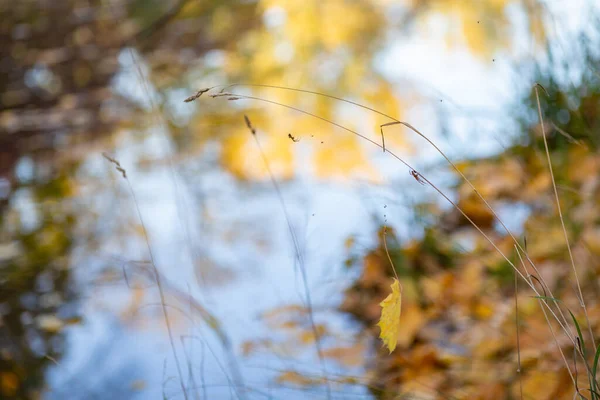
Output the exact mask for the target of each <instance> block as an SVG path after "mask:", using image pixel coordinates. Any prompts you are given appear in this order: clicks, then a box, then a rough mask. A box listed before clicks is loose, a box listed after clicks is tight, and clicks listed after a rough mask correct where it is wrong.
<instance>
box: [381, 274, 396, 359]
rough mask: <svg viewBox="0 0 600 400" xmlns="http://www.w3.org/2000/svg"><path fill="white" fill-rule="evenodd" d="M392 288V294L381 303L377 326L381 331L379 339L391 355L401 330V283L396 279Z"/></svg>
mask: <svg viewBox="0 0 600 400" xmlns="http://www.w3.org/2000/svg"><path fill="white" fill-rule="evenodd" d="M391 288H392V293H390V294H389V295H388V297H386V298H385V299H384V300H383V301H382V302H381V303H379V305H380V306H381V319H380V320H379V322H378V323H377V326H379V328H380V329H381V333H380V334H379V337H380V338H381V340H382V341H383V344H384V345H385V346H386V347H387V348H388V349H389V351H390V354H391V353H392V351H394V349H395V348H396V342H397V341H398V331H399V329H400V310H401V308H402V292H401V291H400V282H398V279H394V282H393V283H392V285H391Z"/></svg>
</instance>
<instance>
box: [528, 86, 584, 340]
mask: <svg viewBox="0 0 600 400" xmlns="http://www.w3.org/2000/svg"><path fill="white" fill-rule="evenodd" d="M538 87H540V88H542V89H543V90H544V92H546V89H544V87H543V86H542V85H540V84H536V85H535V86H534V89H535V99H536V102H537V109H538V116H539V119H540V126H541V128H542V138H543V139H544V148H545V150H546V160H547V161H548V170H549V171H550V178H551V179H552V188H553V189H554V197H555V199H556V208H558V216H559V217H560V224H561V226H562V231H563V234H564V236H565V242H566V244H567V251H568V253H569V259H570V260H571V266H572V267H573V273H574V274H575V282H576V283H577V290H578V292H579V304H580V305H581V308H583V312H584V314H585V319H586V322H587V325H588V329H589V331H590V332H589V333H590V338H591V340H592V344H593V345H594V348H595V347H596V340H595V339H594V333H593V332H592V325H591V324H590V317H589V316H588V312H587V308H586V306H585V300H584V299H583V292H582V291H581V284H580V283H579V275H578V273H577V268H575V259H574V258H573V253H572V252H571V243H570V242H569V235H568V234H567V228H566V227H565V220H564V218H563V215H562V209H561V207H560V199H559V197H558V190H557V189H556V179H554V171H553V170H552V160H551V159H550V151H549V150H548V141H547V140H546V128H545V127H544V117H543V116H542V106H541V105H540V94H539V89H538ZM546 94H547V93H546ZM569 312H570V311H569ZM572 315H573V314H571V316H572ZM579 336H580V337H581V340H583V336H581V333H579Z"/></svg>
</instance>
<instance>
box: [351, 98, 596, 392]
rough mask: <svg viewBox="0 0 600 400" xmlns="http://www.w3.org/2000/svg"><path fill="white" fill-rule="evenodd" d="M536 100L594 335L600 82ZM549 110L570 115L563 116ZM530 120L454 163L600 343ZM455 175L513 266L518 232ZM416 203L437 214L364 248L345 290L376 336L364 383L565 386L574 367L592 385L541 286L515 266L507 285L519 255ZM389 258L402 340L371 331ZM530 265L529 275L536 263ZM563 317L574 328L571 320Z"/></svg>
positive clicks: (472, 212)
mask: <svg viewBox="0 0 600 400" xmlns="http://www.w3.org/2000/svg"><path fill="white" fill-rule="evenodd" d="M590 89H591V88H590ZM581 93H585V92H581V91H580V93H579V94H581ZM542 103H543V108H542V113H543V115H544V128H545V132H546V135H547V138H548V147H549V153H550V157H551V160H552V164H553V172H554V178H555V181H556V185H557V191H558V196H559V198H560V202H561V209H562V213H563V217H564V222H565V228H566V231H567V234H568V237H569V241H570V244H571V250H572V253H573V257H574V260H575V266H576V268H577V273H578V276H579V281H580V283H581V290H582V292H583V297H584V299H585V302H586V306H587V311H588V316H589V320H590V325H591V330H592V331H593V333H594V336H595V339H596V341H598V340H600V330H599V329H598V328H599V326H600V305H599V304H598V301H597V298H598V292H599V289H600V286H599V282H598V276H599V274H598V272H599V270H600V258H599V255H600V155H599V153H598V150H597V146H596V141H597V138H598V137H599V134H600V95H599V94H598V91H593V90H588V91H587V94H585V95H583V96H580V97H579V102H578V103H576V105H577V107H575V106H574V105H573V102H572V101H569V100H568V95H566V94H564V93H562V92H555V93H550V96H549V99H542ZM532 109H533V110H535V108H533V107H532ZM565 113H567V115H568V116H569V118H566V117H565ZM561 114H562V115H561ZM557 115H560V116H561V119H562V120H563V121H564V120H568V122H567V123H566V124H563V125H562V126H559V124H558V123H557V122H556V121H557V119H555V118H554V117H556V116H557ZM526 131H527V132H528V134H527V136H528V137H527V138H526V140H523V142H522V143H519V144H515V145H513V146H512V147H510V148H508V149H506V150H505V151H504V152H503V153H501V154H500V155H498V156H495V157H491V158H486V159H479V160H472V161H466V162H463V163H460V164H459V165H458V168H459V169H460V171H461V172H462V173H463V174H464V175H465V176H466V177H467V178H468V179H469V180H470V181H471V182H472V183H473V185H474V186H475V187H476V188H477V189H478V191H479V192H480V193H481V195H482V196H483V197H484V198H486V200H488V201H489V203H490V204H491V205H492V207H493V208H494V209H495V210H496V211H497V212H498V214H499V216H500V218H501V219H503V220H504V222H505V223H510V225H511V226H515V225H518V226H519V227H520V228H521V232H520V233H519V235H518V236H516V238H517V240H518V241H519V242H520V243H521V244H522V245H524V246H526V250H527V254H528V255H529V257H530V258H531V260H532V261H533V263H534V264H535V265H536V266H537V268H538V270H539V274H541V275H542V276H541V277H539V276H536V277H537V278H538V279H542V278H543V279H544V281H545V282H546V283H547V284H548V286H549V288H550V289H551V290H552V293H553V295H554V297H555V298H558V299H560V301H561V303H560V304H561V307H562V309H563V310H567V309H568V310H570V311H572V312H573V314H574V317H575V318H576V319H577V321H578V323H579V324H580V325H581V330H582V332H583V339H584V340H582V343H583V346H587V349H584V350H586V351H587V354H592V355H593V354H594V353H595V351H596V349H595V348H593V345H592V340H591V338H590V335H589V334H588V332H589V330H588V327H587V325H586V318H585V316H584V313H583V310H582V308H581V306H580V304H579V300H578V297H577V293H578V289H577V282H576V279H575V275H574V272H573V268H572V265H571V262H570V258H569V255H568V251H567V245H566V241H565V237H564V232H563V229H562V226H561V220H560V218H559V216H558V209H557V207H556V199H555V195H554V191H553V185H552V179H551V176H550V173H549V168H548V162H547V158H546V152H545V146H544V143H543V137H542V125H541V124H533V125H531V126H530V128H528V129H527V130H526ZM457 179H460V178H459V177H458V174H457ZM457 182H459V183H458V184H457V185H456V192H457V196H458V204H459V206H460V207H461V208H462V210H463V211H464V212H465V213H466V214H467V216H468V217H469V218H471V219H472V220H473V221H474V222H475V223H476V224H477V225H478V226H479V228H480V229H482V231H483V232H484V233H485V234H486V235H488V237H489V238H490V239H491V240H492V241H493V242H494V243H495V245H496V246H497V247H498V248H499V249H500V250H501V251H502V252H503V253H504V254H505V255H507V257H508V258H509V259H510V260H511V261H512V262H513V263H514V264H515V265H517V266H520V267H521V264H520V261H519V255H518V254H517V251H516V250H515V242H514V240H513V238H511V236H509V235H508V234H507V232H506V231H505V230H504V229H503V228H502V226H501V225H500V223H499V221H498V219H497V218H496V217H495V216H494V215H493V213H491V212H490V210H489V209H488V208H487V207H486V205H485V204H484V203H483V202H482V201H481V200H480V199H479V198H478V197H477V196H476V195H475V194H474V192H473V190H472V188H471V187H470V186H469V185H467V184H466V183H465V182H464V181H462V180H457ZM423 208H424V209H425V208H426V209H428V210H429V212H430V213H431V214H433V216H434V217H436V218H435V220H436V221H437V222H436V223H435V224H433V225H430V226H425V227H423V234H422V236H421V237H419V238H418V239H414V240H412V241H409V242H406V243H399V242H398V240H397V239H396V238H395V237H394V235H393V232H390V230H389V228H387V235H385V238H387V252H386V246H385V243H384V240H385V238H384V232H385V231H384V229H382V230H381V232H380V240H379V245H378V246H376V248H374V249H371V250H370V251H368V252H367V254H366V255H364V257H363V258H362V262H361V263H359V265H360V264H362V265H360V266H361V267H362V273H361V275H360V278H359V279H358V280H357V281H356V282H355V284H354V285H353V286H352V287H351V288H349V289H348V290H347V292H346V296H345V300H344V302H343V304H342V307H341V308H342V310H344V311H346V312H348V313H351V314H352V315H353V316H354V317H355V318H356V319H357V320H358V321H360V322H361V323H362V324H363V326H364V329H365V330H366V331H367V332H369V333H370V336H371V338H372V340H371V343H372V349H373V350H374V351H375V355H374V357H373V358H372V361H371V362H370V365H369V366H368V367H369V370H370V371H371V374H370V381H369V387H370V388H371V391H372V392H373V393H374V394H377V396H378V397H379V398H382V399H388V398H389V399H391V398H432V399H433V398H458V399H519V398H524V399H527V398H530V399H540V400H543V399H572V398H574V394H575V393H576V392H575V390H576V389H575V385H574V384H573V379H575V380H577V382H578V387H579V389H580V394H581V395H582V396H583V397H580V398H592V397H593V396H592V394H591V393H590V391H589V390H587V389H586V388H589V384H588V377H587V374H586V371H585V367H584V365H583V363H582V361H581V358H578V357H577V356H575V354H574V353H575V349H574V345H573V343H572V341H570V340H569V339H568V338H567V337H566V335H565V334H564V332H563V330H562V328H561V327H560V326H559V325H558V324H557V323H556V321H554V320H553V318H552V317H551V316H550V317H549V318H550V323H548V322H547V320H546V317H545V316H544V313H543V312H542V309H541V306H540V298H536V297H535V293H534V292H533V291H532V290H531V289H530V288H529V287H528V286H527V284H526V282H525V281H524V280H523V279H522V278H520V277H519V278H518V279H517V283H518V286H517V287H516V286H515V272H514V269H513V267H512V266H511V265H510V264H509V263H508V262H507V261H506V260H505V259H504V258H503V257H502V256H501V255H500V254H499V253H498V251H496V250H495V249H494V248H493V247H492V246H491V245H490V243H489V242H488V241H487V240H486V239H485V238H484V237H483V235H482V234H481V233H480V232H478V231H477V230H476V229H475V228H474V227H473V226H472V224H471V223H470V222H469V221H468V220H467V219H466V218H465V217H464V216H463V215H462V214H461V213H460V212H458V211H457V210H456V209H450V210H447V209H446V210H439V208H438V207H437V206H436V205H435V203H434V202H432V203H431V204H428V205H427V207H423ZM517 210H521V214H523V217H521V218H522V220H521V221H519V220H516V219H517V218H518V216H519V213H518V212H516V211H517ZM388 252H389V257H388V254H387V253H388ZM521 255H522V254H521ZM390 259H391V260H390ZM390 264H393V266H392V265H390ZM392 268H395V272H396V273H397V275H398V276H399V277H400V283H401V285H402V288H403V292H402V316H401V317H400V319H399V329H398V334H397V338H394V339H395V340H397V347H396V349H395V351H394V352H391V353H390V351H388V349H386V348H383V346H382V343H381V341H379V340H378V339H377V338H378V336H379V335H380V334H382V332H381V331H380V329H379V327H378V326H377V322H378V321H379V319H380V317H381V307H380V303H381V302H382V300H383V299H384V298H386V296H388V295H389V294H390V292H391V291H390V284H392V282H393V281H394V278H393V277H394V276H395V274H394V273H393V272H392V271H393V270H392ZM521 271H523V269H522V268H521ZM529 272H530V273H532V274H534V275H536V274H537V272H533V271H531V267H530V271H529ZM540 291H541V290H540ZM544 294H545V295H547V293H544ZM565 313H567V311H565ZM567 316H568V314H567ZM568 318H569V319H570V317H569V316H568ZM570 322H572V321H570ZM517 327H518V333H517ZM569 329H571V330H572V332H575V327H574V324H570V328H569ZM575 335H577V334H575ZM387 340H389V339H387ZM386 343H387V341H386ZM596 344H597V343H596ZM559 347H560V349H562V351H563V354H564V359H563V356H562V355H561V353H560V351H559ZM519 358H520V372H519ZM565 361H566V362H565ZM590 361H591V360H589V361H588V362H590ZM566 363H568V364H569V368H570V370H571V373H572V374H573V375H574V377H573V378H571V376H570V375H569V372H568V369H567V366H566ZM398 396H400V397H398ZM402 396H407V397H402Z"/></svg>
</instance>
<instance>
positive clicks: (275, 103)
mask: <svg viewBox="0 0 600 400" xmlns="http://www.w3.org/2000/svg"><path fill="white" fill-rule="evenodd" d="M224 95H227V96H231V95H232V94H231V93H220V94H217V95H212V96H211V97H213V98H218V97H222V96H224ZM237 96H239V97H240V98H243V99H247V100H256V101H260V102H264V103H268V104H273V105H276V106H279V107H284V108H288V109H291V110H295V111H297V112H300V113H302V114H305V115H309V116H312V117H314V118H316V119H319V120H321V121H324V122H326V123H328V124H331V125H333V126H336V127H339V128H341V129H343V130H345V131H347V132H350V133H352V134H353V135H356V136H357V137H360V138H362V139H364V140H366V141H367V142H369V143H371V144H373V145H375V146H377V147H379V148H383V146H382V145H380V144H379V143H377V142H375V141H373V140H371V139H370V138H368V137H366V136H365V135H362V134H360V133H358V132H356V131H354V130H352V129H350V128H348V127H346V126H344V125H341V124H339V123H337V122H334V121H331V120H329V119H327V118H323V117H321V116H319V115H316V114H314V113H311V112H308V111H305V110H302V109H300V108H297V107H294V106H290V105H288V104H283V103H280V102H277V101H273V100H269V99H264V98H260V97H256V96H246V95H241V94H237ZM353 104H354V103H353ZM400 124H402V125H405V126H408V127H411V125H410V124H407V123H404V122H400ZM411 129H415V128H412V127H411ZM417 132H418V131H417ZM421 135H422V134H421ZM386 152H387V153H388V154H390V155H391V156H392V157H394V158H395V159H396V160H398V161H400V162H401V163H402V164H404V165H405V166H406V167H407V168H408V169H409V170H410V171H415V169H414V168H413V167H412V166H411V165H410V164H408V163H407V162H406V161H405V160H403V159H402V158H401V157H399V156H398V155H397V154H395V153H394V152H392V151H390V150H387V151H386ZM449 162H451V161H449ZM452 165H454V164H452ZM457 169H458V168H457ZM461 176H463V177H464V175H463V174H462V173H461ZM419 177H420V179H421V181H422V182H425V183H427V184H428V185H430V186H431V187H432V188H433V189H434V190H435V191H436V192H437V193H438V194H439V195H441V196H442V197H443V198H444V199H445V200H446V201H447V202H448V203H450V204H451V205H452V206H453V207H454V208H455V209H456V210H457V211H458V212H459V213H460V214H461V215H462V216H463V217H464V218H465V219H466V220H467V221H468V222H469V223H470V224H471V225H472V226H473V227H474V228H475V229H476V230H477V232H479V234H481V235H482V236H483V237H484V239H485V240H486V241H487V242H488V243H489V244H490V245H491V246H492V247H493V248H494V250H496V251H497V252H498V254H500V255H501V256H502V258H503V259H504V260H505V261H506V262H507V263H508V264H509V265H510V266H511V267H512V268H513V269H514V270H515V271H516V272H517V274H519V276H520V277H521V278H522V279H523V280H524V281H525V283H527V285H528V286H529V287H530V288H531V289H532V290H533V291H534V293H535V294H536V295H538V296H540V293H539V292H538V290H537V288H536V287H535V285H533V284H532V283H531V282H530V280H528V279H527V278H526V277H525V275H523V273H522V272H521V271H520V270H519V269H518V268H517V266H516V265H515V264H514V263H513V262H512V261H511V260H510V259H509V258H508V257H507V256H506V254H504V253H503V252H502V250H500V248H499V247H498V246H497V245H496V244H495V243H494V242H493V240H492V239H491V238H490V237H489V236H488V235H487V234H486V233H485V232H484V231H483V230H482V229H481V228H480V227H479V226H478V225H477V224H476V223H475V222H474V221H473V220H472V219H471V218H470V217H469V216H468V215H467V214H466V213H465V212H464V210H463V209H462V208H461V207H460V206H459V205H458V204H457V203H455V202H454V201H453V200H452V199H450V198H449V197H448V196H447V195H446V194H445V193H444V192H443V191H442V190H441V189H439V188H438V187H437V186H436V185H435V184H433V183H432V182H431V181H429V180H428V179H427V178H425V177H424V176H423V175H421V174H419ZM464 179H467V178H466V177H464ZM469 183H470V181H469ZM471 186H472V184H471ZM477 193H478V192H477ZM484 201H485V200H484ZM486 204H487V203H486ZM488 207H490V206H489V205H488ZM494 214H495V212H494ZM500 222H501V221H500ZM501 223H502V222H501ZM506 229H507V228H506ZM507 232H509V235H510V236H511V237H512V238H513V240H514V241H515V246H516V247H517V248H519V249H521V248H522V247H521V244H520V243H518V241H517V240H516V238H515V237H514V235H512V233H510V231H508V229H507ZM525 256H526V259H527V261H528V262H529V263H530V264H531V266H532V267H533V268H534V270H535V271H536V272H537V273H538V274H539V271H538V270H537V268H536V267H535V265H534V264H533V262H532V261H531V260H530V258H529V257H528V256H527V254H525ZM540 279H541V282H540V283H541V284H542V288H543V289H544V291H546V290H548V293H550V294H551V295H552V292H551V291H550V288H549V287H547V285H546V284H544V279H543V277H541V275H540ZM542 304H543V305H544V306H545V307H546V308H547V309H548V311H550V313H551V314H552V316H553V317H554V318H555V319H556V321H557V322H558V323H559V325H560V326H561V328H562V329H563V330H564V332H565V334H566V335H567V337H568V338H569V340H570V341H571V342H572V343H573V344H575V337H574V335H572V334H571V332H570V330H569V325H568V323H567V322H566V319H565V318H564V314H563V313H562V309H561V308H560V307H558V306H557V309H558V310H559V314H560V315H561V316H562V317H563V318H562V321H561V319H559V317H558V316H557V315H556V313H555V312H554V310H553V309H552V308H551V306H550V305H548V302H546V301H543V302H542ZM553 304H555V303H553ZM555 305H556V304H555Z"/></svg>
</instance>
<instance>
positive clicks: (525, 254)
mask: <svg viewBox="0 0 600 400" xmlns="http://www.w3.org/2000/svg"><path fill="white" fill-rule="evenodd" d="M235 86H246V87H262V88H271V89H280V90H287V91H292V92H299V93H307V94H313V95H316V96H322V97H325V98H329V99H333V100H337V101H340V102H343V103H347V104H352V105H354V106H357V107H360V108H362V109H364V110H368V111H371V112H373V113H375V114H378V115H380V116H382V117H385V118H388V119H390V120H392V121H393V122H391V123H386V124H383V125H381V126H380V129H381V139H382V145H379V144H377V143H375V142H374V141H372V140H371V139H368V138H365V137H364V136H362V135H360V134H358V133H356V132H354V133H355V134H357V135H358V136H361V137H363V138H364V139H366V140H368V141H369V142H371V143H374V144H376V145H378V146H379V147H381V148H382V149H383V152H384V153H385V152H386V147H385V137H384V135H383V127H384V126H391V125H403V126H405V127H407V128H408V129H410V130H411V131H413V132H414V133H416V134H417V135H419V136H420V137H422V138H423V139H425V140H426V141H427V142H428V143H429V144H430V145H431V146H432V147H433V148H434V149H435V150H436V151H437V152H438V153H439V154H440V155H441V156H442V157H443V158H444V159H445V160H446V162H447V163H448V164H449V165H450V166H451V167H452V168H453V169H454V170H455V171H456V172H457V173H458V174H459V175H460V177H461V178H462V179H463V180H464V181H465V183H467V184H468V185H469V187H470V188H471V189H472V190H473V192H474V193H475V195H477V197H479V199H481V201H483V203H484V204H485V206H486V207H487V208H488V209H489V210H490V212H491V213H492V214H493V215H494V217H495V218H496V220H497V221H498V223H499V224H500V225H501V226H502V227H503V229H504V230H505V231H506V233H507V234H508V235H509V236H510V237H511V238H512V240H513V242H514V243H515V245H516V246H518V248H519V250H520V251H522V252H523V254H524V256H525V259H526V260H527V261H528V262H529V263H530V264H531V266H532V267H533V269H534V270H535V271H536V273H537V274H538V276H539V277H540V279H541V282H542V284H543V285H544V286H545V289H547V290H548V293H550V295H552V290H551V289H550V286H549V285H548V284H547V283H546V281H545V280H544V277H543V275H542V274H540V272H539V271H538V269H537V267H536V266H535V264H534V262H533V261H532V260H531V258H529V255H528V253H527V250H526V249H524V248H523V247H521V244H520V243H519V241H518V240H517V238H516V237H515V236H514V235H513V234H512V232H511V231H510V230H509V229H508V227H507V226H506V225H505V224H504V222H503V221H502V220H501V219H500V217H499V216H498V214H497V213H496V211H495V210H494V209H493V207H492V206H491V205H490V204H489V203H488V201H487V200H486V199H485V198H484V197H483V195H482V194H481V193H479V191H478V190H477V189H476V188H475V186H474V185H473V183H472V182H471V181H470V180H469V179H468V178H467V177H466V176H465V174H464V173H463V172H462V171H461V170H460V169H459V168H458V167H457V166H456V164H454V162H452V160H450V158H449V157H448V156H447V155H446V153H444V152H443V151H442V149H440V148H439V147H438V146H437V145H436V144H435V143H434V142H433V141H432V140H431V139H429V138H428V137H427V135H425V134H423V133H422V132H420V131H419V130H418V129H416V128H415V127H414V126H412V125H410V124H409V123H407V122H402V121H400V120H398V119H396V118H394V117H393V116H391V115H389V114H386V113H384V112H381V111H379V110H376V109H374V108H372V107H369V106H366V105H364V104H360V103H357V102H355V101H352V100H348V99H344V98H341V97H338V96H334V95H330V94H327V93H322V92H316V91H312V90H306V89H298V88H292V87H287V86H277V85H265V84H252V83H233V84H229V85H222V86H213V87H211V88H207V89H202V90H200V91H198V92H197V93H196V95H194V96H190V97H189V98H187V99H186V100H185V101H193V100H195V99H197V98H198V97H199V96H200V95H202V94H203V93H206V92H207V91H209V90H212V89H214V88H217V87H222V89H221V91H220V92H219V94H218V95H217V96H221V95H230V94H227V93H224V92H225V90H227V89H229V88H232V87H235ZM235 96H239V95H237V94H236V95H235ZM213 97H215V96H214V95H213ZM239 98H244V96H239ZM245 98H250V97H247V96H246V97H245ZM255 99H258V98H255ZM267 102H271V101H268V100H267ZM271 103H273V102H271ZM284 107H288V108H292V109H293V107H289V106H285V105H284ZM308 114H310V113H308ZM313 116H315V115H313ZM316 117H317V118H319V119H323V118H321V117H318V116H316ZM334 125H337V124H335V123H334ZM337 126H339V125H337ZM388 152H389V151H388ZM396 158H397V157H396ZM401 161H402V160H401ZM556 307H557V308H558V312H559V314H560V316H561V318H562V320H563V324H564V326H565V327H566V328H563V329H568V327H569V324H568V322H567V318H566V317H565V315H564V313H563V311H562V309H561V308H560V307H559V306H558V305H557V306H556ZM565 333H566V334H567V336H569V339H570V340H571V341H572V342H575V338H574V337H573V334H572V333H571V331H569V330H567V331H566V332H565Z"/></svg>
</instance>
